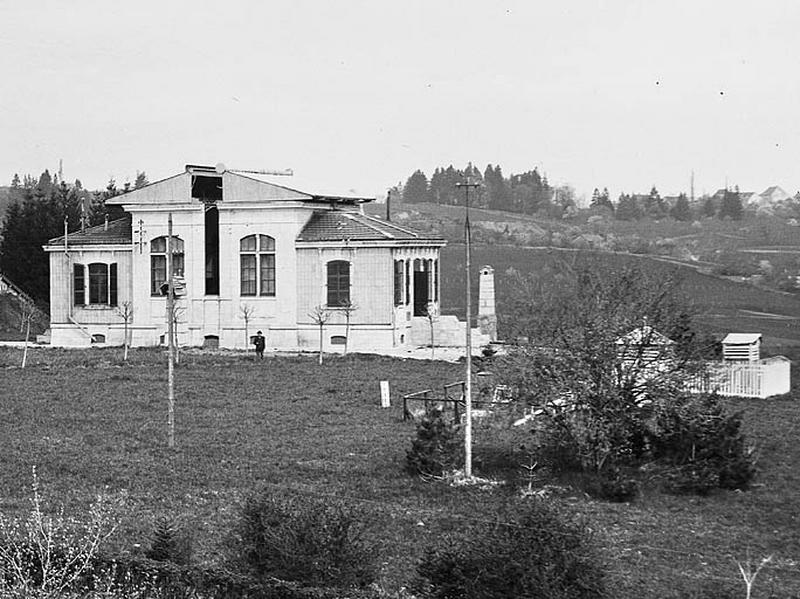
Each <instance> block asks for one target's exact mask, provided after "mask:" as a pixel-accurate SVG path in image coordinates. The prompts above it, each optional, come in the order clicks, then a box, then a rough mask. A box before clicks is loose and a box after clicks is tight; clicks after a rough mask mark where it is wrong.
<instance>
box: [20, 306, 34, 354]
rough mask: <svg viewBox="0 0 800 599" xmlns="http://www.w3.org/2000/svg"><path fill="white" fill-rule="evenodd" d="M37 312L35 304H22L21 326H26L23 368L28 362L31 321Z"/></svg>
mask: <svg viewBox="0 0 800 599" xmlns="http://www.w3.org/2000/svg"><path fill="white" fill-rule="evenodd" d="M35 312H36V308H34V306H33V305H31V304H28V303H25V304H23V305H22V318H21V322H20V328H22V327H23V326H24V327H25V346H24V348H23V350H22V368H25V364H26V363H27V362H28V341H29V340H30V336H31V321H32V320H33V316H34V314H35Z"/></svg>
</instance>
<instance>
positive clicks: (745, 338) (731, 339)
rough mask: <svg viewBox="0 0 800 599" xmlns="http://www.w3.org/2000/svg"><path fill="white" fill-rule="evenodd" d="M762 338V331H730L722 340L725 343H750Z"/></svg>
mask: <svg viewBox="0 0 800 599" xmlns="http://www.w3.org/2000/svg"><path fill="white" fill-rule="evenodd" d="M760 340H761V333H728V334H727V335H725V339H723V340H722V343H723V344H724V345H749V344H751V343H755V342H756V341H760Z"/></svg>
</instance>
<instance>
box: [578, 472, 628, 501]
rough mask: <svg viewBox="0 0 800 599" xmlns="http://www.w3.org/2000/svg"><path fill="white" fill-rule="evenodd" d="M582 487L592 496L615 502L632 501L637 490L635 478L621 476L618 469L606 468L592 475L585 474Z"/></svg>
mask: <svg viewBox="0 0 800 599" xmlns="http://www.w3.org/2000/svg"><path fill="white" fill-rule="evenodd" d="M583 488H584V491H586V492H587V493H588V494H589V495H590V496H592V497H595V498H597V499H603V500H605V501H614V502H617V503H625V502H628V501H633V500H634V499H635V498H636V495H637V494H638V492H639V485H638V483H637V482H636V480H635V479H633V478H630V477H626V476H623V474H622V473H621V472H619V471H618V470H608V471H604V472H602V473H600V474H595V475H593V476H592V475H588V474H587V478H585V479H584V485H583Z"/></svg>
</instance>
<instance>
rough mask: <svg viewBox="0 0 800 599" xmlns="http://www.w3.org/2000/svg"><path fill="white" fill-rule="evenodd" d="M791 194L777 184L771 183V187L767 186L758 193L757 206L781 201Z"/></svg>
mask: <svg viewBox="0 0 800 599" xmlns="http://www.w3.org/2000/svg"><path fill="white" fill-rule="evenodd" d="M790 197H791V196H790V195H789V194H788V193H786V192H785V191H784V190H783V189H781V188H780V187H779V186H777V185H772V186H771V187H767V188H766V189H765V190H764V191H762V192H761V193H760V194H758V199H757V202H758V205H759V206H771V205H773V204H776V203H778V202H782V201H784V200H787V199H789V198H790Z"/></svg>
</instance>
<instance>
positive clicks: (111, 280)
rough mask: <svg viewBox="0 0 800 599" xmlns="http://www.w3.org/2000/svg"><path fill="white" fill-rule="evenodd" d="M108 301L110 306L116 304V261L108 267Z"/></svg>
mask: <svg viewBox="0 0 800 599" xmlns="http://www.w3.org/2000/svg"><path fill="white" fill-rule="evenodd" d="M108 303H109V305H111V306H116V305H117V263H116V262H114V263H113V264H111V265H109V267H108Z"/></svg>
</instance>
